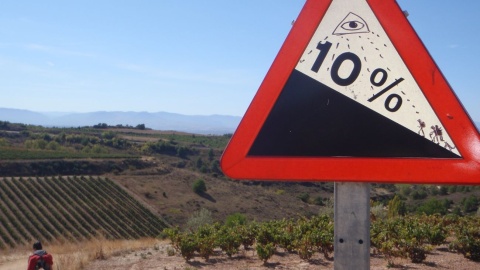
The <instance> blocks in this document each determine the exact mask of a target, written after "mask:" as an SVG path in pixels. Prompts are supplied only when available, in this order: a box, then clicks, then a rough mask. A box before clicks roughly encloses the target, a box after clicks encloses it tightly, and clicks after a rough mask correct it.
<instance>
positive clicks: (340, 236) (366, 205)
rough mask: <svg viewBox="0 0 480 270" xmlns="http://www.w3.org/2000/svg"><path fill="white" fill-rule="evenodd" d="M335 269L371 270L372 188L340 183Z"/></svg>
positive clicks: (336, 211) (335, 219)
mask: <svg viewBox="0 0 480 270" xmlns="http://www.w3.org/2000/svg"><path fill="white" fill-rule="evenodd" d="M334 193H335V194H334V196H335V197H334V203H335V204H334V222H335V225H334V226H335V228H334V230H335V231H334V235H335V239H334V241H335V242H334V246H335V251H334V269H335V270H351V269H355V270H363V269H364V270H368V269H370V184H368V183H367V184H366V183H349V182H336V183H335V192H334Z"/></svg>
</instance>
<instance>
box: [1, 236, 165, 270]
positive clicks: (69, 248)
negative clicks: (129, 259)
mask: <svg viewBox="0 0 480 270" xmlns="http://www.w3.org/2000/svg"><path fill="white" fill-rule="evenodd" d="M157 244H158V239H155V238H144V239H138V240H106V239H101V238H97V239H92V240H90V241H86V242H77V243H61V244H60V243H59V244H45V245H44V249H45V250H47V251H48V253H50V254H52V255H53V261H54V269H55V270H81V269H84V268H85V266H86V265H88V264H89V263H90V262H92V261H94V260H106V259H108V258H110V257H112V256H117V255H121V254H126V253H130V252H133V251H138V250H143V249H146V248H153V247H155V246H156V245H157ZM29 253H31V248H30V247H21V248H15V249H11V250H4V251H2V256H0V266H1V265H2V264H4V263H6V262H12V261H17V260H22V261H25V262H26V261H27V258H28V255H29Z"/></svg>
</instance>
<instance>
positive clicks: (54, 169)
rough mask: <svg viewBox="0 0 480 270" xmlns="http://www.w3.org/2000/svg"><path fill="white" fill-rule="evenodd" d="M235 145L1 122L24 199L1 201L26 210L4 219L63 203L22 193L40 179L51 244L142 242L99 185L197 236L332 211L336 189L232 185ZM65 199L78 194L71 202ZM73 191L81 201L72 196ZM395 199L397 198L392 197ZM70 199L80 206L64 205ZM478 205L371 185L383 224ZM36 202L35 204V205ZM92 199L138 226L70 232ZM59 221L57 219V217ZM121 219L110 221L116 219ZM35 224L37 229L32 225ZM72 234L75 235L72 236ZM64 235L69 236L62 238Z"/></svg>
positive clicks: (128, 129) (468, 198)
mask: <svg viewBox="0 0 480 270" xmlns="http://www.w3.org/2000/svg"><path fill="white" fill-rule="evenodd" d="M229 139H230V135H229V134H226V135H221V136H206V135H197V134H187V133H180V132H174V131H155V130H149V129H148V128H147V127H145V125H142V124H139V125H137V126H123V125H117V126H108V125H106V124H102V123H99V124H96V125H94V126H89V127H79V128H45V127H39V126H29V125H22V124H12V123H8V122H0V160H1V162H0V176H1V177H3V180H0V182H2V185H5V186H6V188H4V190H5V191H6V190H11V193H12V194H13V192H14V190H17V192H18V193H15V194H16V195H10V196H12V198H17V200H18V201H19V202H20V203H14V202H13V199H9V198H10V197H9V195H8V194H7V193H6V192H5V191H2V193H0V194H2V198H3V197H4V198H7V199H8V200H10V204H11V205H15V204H18V205H19V207H23V209H19V208H13V206H12V209H14V210H8V209H6V210H5V213H6V214H2V217H3V218H4V219H5V221H4V222H3V221H2V222H1V223H2V224H14V223H15V222H16V224H19V226H15V225H14V226H12V227H19V228H20V230H22V226H20V224H21V223H23V222H22V221H20V220H19V219H20V218H24V219H25V220H28V219H30V218H34V216H38V214H39V211H41V210H34V208H33V207H34V206H35V205H40V206H41V205H42V204H50V203H51V202H50V200H53V199H55V198H54V197H53V196H52V197H51V198H50V199H48V198H45V199H44V200H45V201H44V202H42V201H39V200H38V199H32V196H33V195H34V194H33V192H32V191H30V193H27V192H28V191H22V190H21V189H20V187H22V186H28V185H35V184H37V183H39V182H42V181H47V182H46V183H48V185H47V184H45V185H41V186H42V188H44V186H49V187H48V188H49V190H48V191H49V192H50V189H51V192H58V193H56V194H62V196H61V195H57V196H58V197H59V198H58V200H60V199H61V200H60V205H62V206H63V207H62V208H60V210H61V211H60V210H59V211H60V212H57V213H58V214H56V215H57V216H58V220H56V221H55V222H47V223H46V225H43V228H44V230H45V231H49V233H50V234H51V235H50V236H49V234H48V233H47V234H46V236H45V237H47V236H48V237H50V238H51V239H53V238H55V237H60V236H61V237H64V238H65V239H77V240H78V241H81V239H88V238H89V237H93V236H89V235H86V233H91V235H95V234H98V233H101V234H105V236H106V237H111V238H135V237H140V236H141V234H143V232H137V229H135V226H140V225H133V223H132V222H133V221H132V220H131V219H129V218H128V217H127V218H125V217H124V216H123V215H126V213H124V211H125V209H124V207H125V206H122V205H119V204H114V203H113V202H111V201H107V202H109V203H105V201H104V198H105V196H107V195H108V194H107V193H105V192H106V191H105V190H102V192H100V191H96V192H93V191H94V190H95V187H96V186H98V185H100V186H101V185H106V186H107V185H113V186H116V187H118V188H119V192H120V191H123V192H124V193H125V194H124V195H123V196H131V197H132V198H134V199H132V200H134V201H136V202H137V204H138V205H146V206H148V209H151V210H152V213H153V215H155V216H157V217H158V218H161V219H162V220H165V221H166V222H167V223H168V224H171V225H173V226H178V227H179V229H180V231H185V230H188V229H190V227H189V224H191V223H192V220H194V219H195V213H197V212H199V211H203V210H205V211H206V212H207V213H209V214H210V215H211V221H212V222H215V221H224V220H226V219H227V217H229V216H231V215H234V214H241V215H244V216H245V217H246V219H248V220H252V221H255V222H271V221H274V220H282V219H284V218H285V219H291V218H313V217H315V216H317V215H318V214H321V213H322V214H332V213H333V208H332V198H333V183H328V182H275V181H270V182H268V181H267V182H265V181H263V182H257V181H233V180H231V179H228V178H227V177H225V176H224V175H223V173H222V171H221V170H220V167H219V160H220V156H221V153H222V151H223V149H224V148H225V146H226V144H227V142H228V140H229ZM82 176H83V177H82ZM82 181H85V183H84V182H82ZM75 183H82V184H79V185H81V187H78V188H76V189H78V190H77V191H75V188H73V187H74V185H75ZM8 185H10V186H12V187H10V186H8ZM17 185H18V187H17ZM83 185H85V186H83ZM14 187H16V188H14ZM0 188H1V187H0ZM87 188H88V189H89V190H92V193H88V192H87V194H89V195H87V194H84V193H82V192H81V191H82V190H83V191H84V192H86V189H87ZM40 189H41V188H40ZM44 189H45V188H44ZM34 190H35V189H34ZM55 190H57V191H55ZM60 190H61V191H62V193H60ZM45 191H47V190H45ZM49 192H46V193H49ZM37 193H38V192H37ZM40 193H42V192H40ZM54 194H55V193H54ZM63 194H72V195H66V196H65V198H63ZM74 194H77V195H76V196H77V197H73V196H74ZM79 194H81V195H79ZM122 194H123V193H122ZM395 195H397V197H396V198H395V199H394V197H395ZM109 196H110V195H108V196H107V197H106V198H109ZM68 197H70V198H71V200H72V202H69V201H66V200H67V198H68ZM89 197H90V199H89ZM110 197H113V196H110ZM479 198H480V189H479V187H477V186H456V185H452V186H447V185H444V186H438V185H403V184H396V185H394V184H378V183H377V184H372V192H371V199H372V205H371V206H372V207H371V209H372V213H373V215H374V216H376V217H377V219H378V220H384V219H386V218H387V214H386V212H385V209H391V208H392V207H393V206H392V205H393V204H392V205H391V204H390V203H391V202H392V201H394V200H395V201H394V202H395V205H396V206H395V208H396V209H397V212H398V213H400V214H401V215H406V214H410V215H412V214H413V215H417V214H419V215H423V214H426V215H435V214H438V215H441V216H446V215H453V216H455V217H468V216H476V215H477V212H478V206H479V203H480V199H479ZM393 199H394V200H393ZM30 200H35V201H36V202H37V203H30V202H31V201H30ZM55 200H57V199H55ZM88 200H93V201H94V202H96V203H95V205H96V207H93V206H92V208H99V209H103V210H101V211H103V213H112V215H113V217H117V218H118V219H119V220H123V222H127V223H128V222H130V223H128V224H124V225H119V227H122V228H124V229H122V230H118V231H117V229H114V228H116V227H112V226H114V225H113V224H112V225H107V224H110V222H109V221H108V220H106V221H104V223H99V222H100V221H96V223H97V224H96V223H95V222H94V224H93V225H92V224H91V225H90V226H87V227H85V228H83V227H81V226H80V227H78V229H77V226H78V225H76V226H73V225H72V224H73V223H72V224H71V225H68V224H70V223H69V222H73V220H78V219H80V220H81V218H83V219H84V220H85V219H86V217H88V215H95V214H94V213H90V214H89V213H85V214H84V215H86V216H85V217H83V216H82V215H81V214H80V212H78V214H75V215H78V219H77V217H75V216H73V215H74V213H76V212H75V211H79V210H78V209H80V208H82V207H83V208H85V207H86V206H85V204H86V202H87V201H88ZM75 201H76V202H78V203H79V205H77V206H75V208H73V205H72V204H71V203H74V202H75ZM116 203H121V202H116ZM132 204H134V203H133V202H132ZM2 205H3V206H7V205H8V202H5V203H4V202H2ZM29 207H30V208H29ZM102 207H106V208H102ZM139 207H140V206H139ZM44 208H46V207H44ZM77 208H78V209H77ZM3 211H4V210H3V209H2V213H4V212H3ZM14 211H16V212H14ZM127 212H128V211H127ZM13 213H17V214H13ZM143 213H144V214H141V217H140V216H139V217H137V218H134V220H136V219H140V220H143V223H152V222H151V221H148V220H145V218H146V217H147V216H149V215H150V214H148V213H147V212H143ZM98 215H99V216H108V215H107V214H103V215H102V214H100V213H98ZM143 215H146V216H145V217H144V216H143ZM27 216H28V217H27ZM51 217H54V214H53V213H52V214H51ZM113 217H111V218H110V219H111V220H112V221H113V220H114V218H113ZM120 217H123V218H120ZM142 218H143V219H142ZM60 219H61V220H60ZM70 219H71V220H72V221H70ZM158 220H160V219H158ZM38 223H40V222H38ZM53 223H59V224H66V225H65V226H67V227H63V228H56V227H55V226H54V224H53ZM86 223H88V222H86ZM79 224H80V223H79ZM152 224H153V225H152V226H154V227H155V230H154V229H153V228H150V229H149V230H150V232H151V233H152V234H148V235H154V236H156V235H158V234H159V232H160V231H161V230H162V229H163V228H164V227H165V224H166V223H163V222H160V223H156V224H155V223H152ZM144 225H145V226H146V225H147V224H144ZM25 226H29V225H25ZM45 226H48V228H50V229H52V232H50V229H48V228H47V227H45ZM62 226H63V225H62ZM68 226H71V227H68ZM82 226H83V225H82ZM125 226H126V227H125ZM129 226H133V227H129ZM391 226H394V225H391ZM30 227H32V228H33V227H36V225H35V224H31V225H30ZM40 227H42V226H40ZM60 227H61V226H60ZM69 228H70V229H73V228H75V229H73V230H72V231H71V232H70V229H69ZM139 228H140V227H139ZM0 229H1V231H2V232H4V234H5V235H6V238H5V239H6V240H5V242H4V243H5V245H6V246H11V245H12V244H9V243H11V242H13V243H14V244H13V245H15V243H17V242H18V243H28V242H29V241H30V239H33V238H36V237H38V236H39V235H42V234H43V233H42V232H40V231H38V229H37V231H35V230H33V231H32V232H33V233H32V232H30V231H31V230H30V229H29V228H27V227H23V231H24V233H21V232H17V231H13V230H12V232H10V231H9V230H8V228H6V226H5V225H2V226H0ZM146 231H147V230H145V232H146ZM64 232H68V233H66V234H65V235H64ZM15 237H17V238H18V240H17V239H15Z"/></svg>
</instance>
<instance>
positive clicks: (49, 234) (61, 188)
mask: <svg viewBox="0 0 480 270" xmlns="http://www.w3.org/2000/svg"><path fill="white" fill-rule="evenodd" d="M165 227H167V225H166V223H165V222H163V221H162V220H161V219H160V218H159V217H157V216H155V215H154V214H153V213H152V212H150V211H149V210H148V209H147V208H146V207H145V206H143V205H142V204H140V203H139V202H138V201H136V200H135V199H134V198H133V197H132V196H130V195H129V194H128V193H127V192H126V191H125V190H123V189H122V188H121V187H119V186H118V185H116V184H115V183H114V182H113V181H111V180H109V179H108V178H104V177H93V176H88V177H84V176H68V177H67V176H59V177H36V178H35V177H28V178H22V177H4V178H2V179H0V249H3V248H7V247H15V246H19V245H24V244H31V243H32V241H33V240H36V239H39V240H42V241H44V242H57V241H60V242H62V241H69V242H71V241H83V240H87V239H90V238H94V237H100V236H101V237H105V238H107V239H137V238H141V237H155V236H157V235H158V234H159V233H160V232H161V231H162V230H163V229H164V228H165Z"/></svg>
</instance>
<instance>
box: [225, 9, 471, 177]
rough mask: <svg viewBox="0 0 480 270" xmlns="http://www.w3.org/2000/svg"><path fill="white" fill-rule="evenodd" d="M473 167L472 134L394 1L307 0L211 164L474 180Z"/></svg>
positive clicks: (238, 169) (246, 171)
mask: <svg viewBox="0 0 480 270" xmlns="http://www.w3.org/2000/svg"><path fill="white" fill-rule="evenodd" d="M347 2H348V4H346V3H347ZM306 33H309V34H308V35H306ZM479 161H480V136H479V134H478V131H477V130H476V128H475V127H474V126H473V124H472V121H471V120H470V118H469V117H468V115H467V114H466V113H465V111H464V110H463V107H462V106H461V104H460V103H459V101H458V100H457V98H456V97H455V94H454V93H453V91H452V90H451V89H450V86H449V85H448V83H447V82H446V80H445V78H444V77H443V75H442V74H441V72H440V71H439V70H438V68H437V66H436V65H435V63H434V62H433V60H432V59H431V57H430V55H429V53H428V52H427V50H426V49H425V47H424V46H423V44H422V42H421V41H420V39H419V38H418V37H417V35H416V33H415V32H414V30H413V29H412V27H411V26H410V24H409V23H408V21H407V19H406V18H405V16H404V14H403V12H402V11H401V10H400V8H399V7H398V5H397V4H396V3H395V1H394V0H387V1H385V0H365V1H348V0H333V1H318V0H310V1H307V3H306V4H305V7H304V9H303V10H302V12H301V14H300V16H299V18H298V20H297V21H296V22H295V24H294V27H293V29H292V31H291V33H290V34H289V36H288V37H287V40H286V41H285V43H284V45H283V47H282V49H281V51H280V52H279V54H278V56H277V58H276V59H275V62H274V63H273V64H272V67H271V69H270V71H269V72H268V74H267V76H266V77H265V80H264V82H263V83H262V85H261V86H260V89H259V90H258V92H257V95H256V96H255V98H254V100H253V101H252V104H251V105H250V107H249V109H248V111H247V113H246V114H245V116H244V118H243V119H242V122H241V123H240V126H239V127H238V129H237V131H236V132H235V134H234V136H233V138H232V140H231V142H230V143H229V145H228V147H227V149H226V150H225V153H224V156H223V157H222V169H223V170H224V172H225V173H226V174H227V175H229V176H230V177H232V178H243V179H279V180H335V181H368V182H410V183H471V184H475V183H480V164H479Z"/></svg>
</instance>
